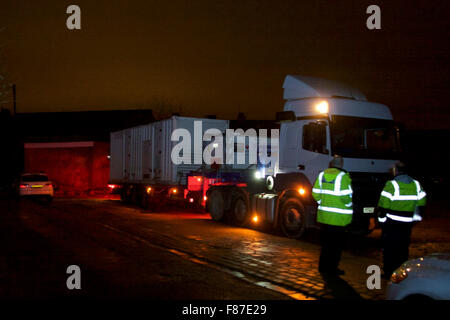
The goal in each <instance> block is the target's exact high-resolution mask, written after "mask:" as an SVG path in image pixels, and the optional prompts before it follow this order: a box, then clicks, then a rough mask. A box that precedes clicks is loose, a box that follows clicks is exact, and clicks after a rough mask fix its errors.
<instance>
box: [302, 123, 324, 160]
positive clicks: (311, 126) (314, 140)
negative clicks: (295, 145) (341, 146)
mask: <svg viewBox="0 0 450 320" xmlns="http://www.w3.org/2000/svg"><path fill="white" fill-rule="evenodd" d="M302 141H303V149H304V150H308V151H312V152H317V153H323V154H328V153H329V151H328V149H327V124H326V122H324V121H315V122H310V123H308V124H305V125H304V126H303V139H302Z"/></svg>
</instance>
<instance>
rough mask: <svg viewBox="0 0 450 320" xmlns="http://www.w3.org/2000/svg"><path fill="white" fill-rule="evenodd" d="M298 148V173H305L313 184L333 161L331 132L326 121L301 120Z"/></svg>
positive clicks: (299, 123)
mask: <svg viewBox="0 0 450 320" xmlns="http://www.w3.org/2000/svg"><path fill="white" fill-rule="evenodd" d="M297 123H298V125H299V134H300V137H299V143H298V148H297V159H298V160H297V162H298V163H297V168H298V172H302V173H304V174H305V175H306V176H307V177H308V179H309V181H310V182H311V183H314V181H315V179H316V178H317V176H318V175H319V173H320V172H321V171H323V170H324V169H326V168H328V163H329V161H330V159H331V151H330V145H331V144H330V130H329V125H328V122H327V121H325V120H300V121H297Z"/></svg>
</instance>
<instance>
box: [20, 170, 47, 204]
mask: <svg viewBox="0 0 450 320" xmlns="http://www.w3.org/2000/svg"><path fill="white" fill-rule="evenodd" d="M19 195H20V196H21V197H32V196H33V197H43V198H46V199H47V200H49V201H51V200H52V199H53V184H52V182H51V181H50V180H49V179H48V176H47V175H46V174H45V173H24V174H22V176H21V177H20V182H19Z"/></svg>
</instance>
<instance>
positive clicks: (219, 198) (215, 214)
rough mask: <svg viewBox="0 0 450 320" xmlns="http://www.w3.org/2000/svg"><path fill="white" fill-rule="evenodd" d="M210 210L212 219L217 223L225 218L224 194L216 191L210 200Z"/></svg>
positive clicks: (212, 193)
mask: <svg viewBox="0 0 450 320" xmlns="http://www.w3.org/2000/svg"><path fill="white" fill-rule="evenodd" d="M208 202H209V203H208V209H209V214H210V215H211V218H212V219H213V220H215V221H222V220H223V218H224V206H225V201H224V199H223V195H222V192H220V191H219V190H214V191H213V192H211V195H210V196H209V198H208Z"/></svg>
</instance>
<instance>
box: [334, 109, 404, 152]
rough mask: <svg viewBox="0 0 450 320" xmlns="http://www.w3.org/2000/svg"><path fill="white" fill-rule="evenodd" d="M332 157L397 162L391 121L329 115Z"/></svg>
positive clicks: (397, 144) (396, 150)
mask: <svg viewBox="0 0 450 320" xmlns="http://www.w3.org/2000/svg"><path fill="white" fill-rule="evenodd" d="M330 129H331V136H332V139H331V141H332V149H333V153H334V154H339V155H341V156H343V157H349V158H369V159H392V160H394V159H398V157H399V153H400V145H399V141H398V133H397V129H396V128H395V126H394V122H393V121H392V120H383V119H370V118H359V117H349V116H333V118H332V122H331V126H330Z"/></svg>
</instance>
